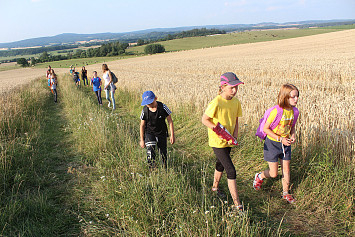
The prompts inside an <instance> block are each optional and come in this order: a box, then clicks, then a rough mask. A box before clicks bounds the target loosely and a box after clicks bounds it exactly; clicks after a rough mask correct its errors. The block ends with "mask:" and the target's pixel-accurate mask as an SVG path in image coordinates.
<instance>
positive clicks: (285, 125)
mask: <svg viewBox="0 0 355 237" xmlns="http://www.w3.org/2000/svg"><path fill="white" fill-rule="evenodd" d="M276 115H277V109H276V108H275V109H273V110H272V111H271V112H270V115H269V117H268V118H267V121H268V122H269V123H272V122H273V121H274V119H275V118H276ZM293 120H294V116H293V109H291V110H287V109H284V110H283V112H282V118H281V120H280V123H279V124H278V125H277V126H276V128H275V129H273V130H272V131H273V132H274V133H275V134H276V135H278V136H281V137H286V138H290V134H291V128H292V123H293ZM267 137H268V138H269V139H270V140H273V141H275V142H277V140H276V139H274V138H272V137H270V136H269V135H268V136H267Z"/></svg>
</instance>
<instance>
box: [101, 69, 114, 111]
mask: <svg viewBox="0 0 355 237" xmlns="http://www.w3.org/2000/svg"><path fill="white" fill-rule="evenodd" d="M102 72H103V75H102V78H103V79H104V81H105V87H104V89H105V93H106V99H107V100H108V107H109V108H111V104H112V109H116V103H115V90H116V86H115V85H114V84H113V82H112V74H111V71H110V69H109V68H108V66H107V64H102ZM110 95H111V99H110Z"/></svg>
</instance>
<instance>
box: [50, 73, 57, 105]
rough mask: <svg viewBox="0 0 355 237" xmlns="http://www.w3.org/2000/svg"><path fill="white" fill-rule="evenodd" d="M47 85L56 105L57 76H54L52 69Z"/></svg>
mask: <svg viewBox="0 0 355 237" xmlns="http://www.w3.org/2000/svg"><path fill="white" fill-rule="evenodd" d="M49 85H50V88H51V92H52V94H53V96H54V102H55V103H57V96H58V95H57V75H56V74H55V72H54V70H53V69H51V70H50V74H49Z"/></svg>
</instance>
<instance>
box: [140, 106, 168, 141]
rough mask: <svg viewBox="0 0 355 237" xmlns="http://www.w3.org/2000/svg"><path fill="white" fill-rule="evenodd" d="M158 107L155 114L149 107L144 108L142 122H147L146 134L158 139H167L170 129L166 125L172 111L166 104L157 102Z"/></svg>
mask: <svg viewBox="0 0 355 237" xmlns="http://www.w3.org/2000/svg"><path fill="white" fill-rule="evenodd" d="M157 103H158V107H157V110H156V111H155V112H152V111H150V110H149V108H148V107H147V106H144V108H143V110H142V113H141V117H140V118H141V120H145V121H146V124H145V133H146V134H151V135H154V136H157V137H167V136H168V128H167V126H166V123H165V119H166V117H168V116H169V115H170V114H171V111H170V109H169V108H168V106H166V105H165V104H163V103H161V102H159V101H157Z"/></svg>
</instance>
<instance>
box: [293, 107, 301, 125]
mask: <svg viewBox="0 0 355 237" xmlns="http://www.w3.org/2000/svg"><path fill="white" fill-rule="evenodd" d="M292 109H293V123H292V127H294V126H295V125H296V122H297V119H298V115H299V114H300V111H299V110H298V109H297V108H296V107H292Z"/></svg>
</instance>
